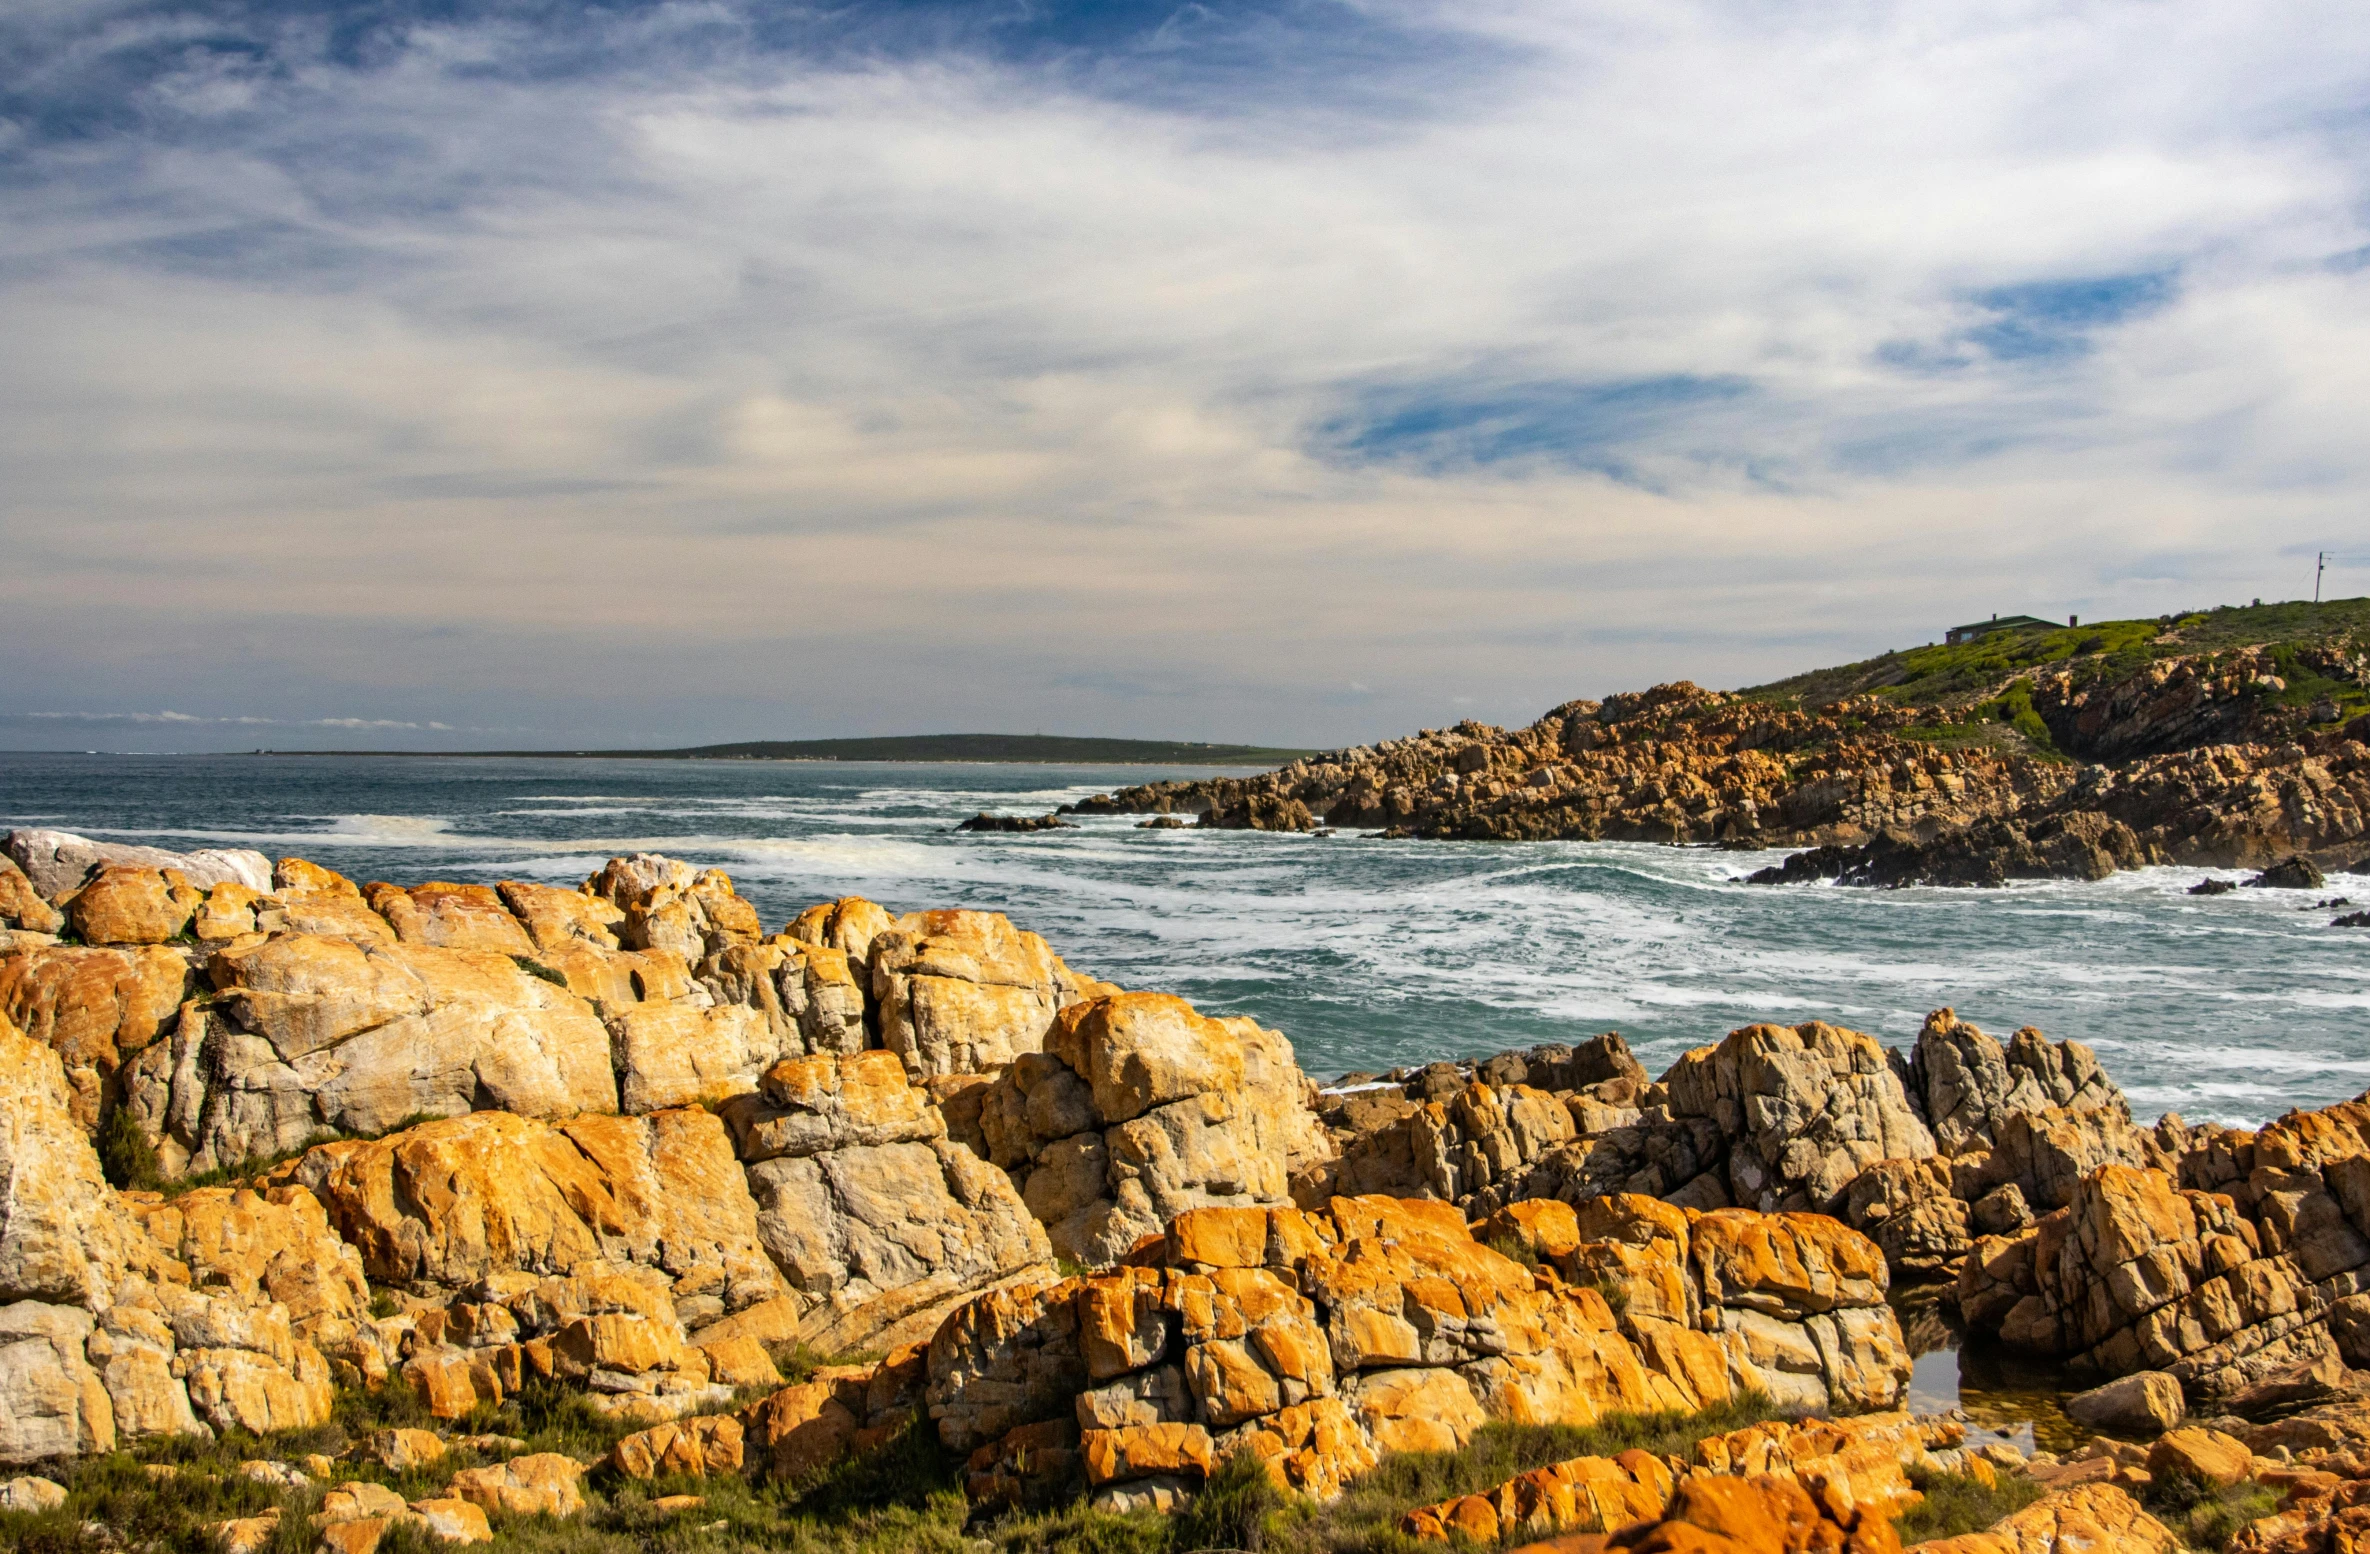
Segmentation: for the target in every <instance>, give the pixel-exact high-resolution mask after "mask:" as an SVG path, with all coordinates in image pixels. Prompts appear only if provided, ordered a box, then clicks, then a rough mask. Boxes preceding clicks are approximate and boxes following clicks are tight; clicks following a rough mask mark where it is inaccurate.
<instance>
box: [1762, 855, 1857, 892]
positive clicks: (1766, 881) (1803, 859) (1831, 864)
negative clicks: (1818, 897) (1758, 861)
mask: <svg viewBox="0 0 2370 1554" xmlns="http://www.w3.org/2000/svg"><path fill="white" fill-rule="evenodd" d="M1859 852H1860V850H1859V849H1858V848H1856V847H1814V848H1812V849H1811V850H1810V851H1808V852H1805V853H1796V854H1795V855H1794V856H1793V857H1791V858H1788V859H1787V860H1786V861H1785V862H1784V863H1773V864H1771V865H1770V866H1769V867H1768V868H1766V869H1755V870H1754V871H1753V872H1752V873H1750V874H1748V875H1746V876H1745V883H1746V884H1748V885H1810V884H1815V883H1816V882H1818V881H1819V880H1831V879H1834V878H1835V877H1836V876H1838V875H1840V874H1842V873H1843V871H1844V870H1845V869H1848V868H1850V867H1851V864H1852V860H1853V859H1855V858H1857V857H1858V856H1859Z"/></svg>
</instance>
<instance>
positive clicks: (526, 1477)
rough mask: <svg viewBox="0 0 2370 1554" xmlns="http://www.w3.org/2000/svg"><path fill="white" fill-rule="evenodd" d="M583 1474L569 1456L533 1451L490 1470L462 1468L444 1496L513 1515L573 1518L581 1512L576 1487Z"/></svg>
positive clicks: (582, 1496) (582, 1500) (579, 1498)
mask: <svg viewBox="0 0 2370 1554" xmlns="http://www.w3.org/2000/svg"><path fill="white" fill-rule="evenodd" d="M583 1475H584V1466H583V1464H581V1463H579V1462H577V1461H576V1459H574V1458H573V1457H563V1456H561V1455H560V1454H559V1453H557V1452H537V1453H535V1454H533V1455H532V1456H526V1457H513V1458H511V1459H510V1460H509V1461H508V1462H504V1463H499V1464H497V1465H495V1466H493V1467H485V1468H464V1469H462V1470H461V1471H460V1472H458V1473H456V1474H454V1475H453V1482H452V1486H451V1488H450V1489H449V1490H448V1491H447V1493H448V1494H449V1495H450V1496H451V1497H452V1498H455V1499H460V1500H466V1501H468V1502H469V1503H470V1504H472V1505H477V1506H482V1507H484V1508H485V1509H487V1510H489V1511H507V1512H509V1513H510V1514H511V1515H513V1516H534V1515H538V1514H543V1515H551V1516H574V1515H575V1514H576V1513H577V1512H579V1511H581V1510H583V1509H584V1493H583V1491H581V1490H580V1489H578V1488H577V1487H576V1481H577V1480H578V1479H579V1478H581V1477H583Z"/></svg>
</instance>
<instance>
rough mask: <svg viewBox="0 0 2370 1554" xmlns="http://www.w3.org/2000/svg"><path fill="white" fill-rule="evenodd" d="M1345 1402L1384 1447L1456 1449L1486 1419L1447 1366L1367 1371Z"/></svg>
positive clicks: (1433, 1449)
mask: <svg viewBox="0 0 2370 1554" xmlns="http://www.w3.org/2000/svg"><path fill="white" fill-rule="evenodd" d="M1348 1402H1349V1404H1350V1406H1351V1407H1352V1408H1354V1409H1355V1410H1357V1416H1358V1422H1359V1423H1360V1424H1362V1425H1364V1426H1365V1427H1366V1433H1367V1434H1368V1435H1370V1436H1372V1437H1373V1438H1374V1444H1375V1446H1376V1447H1377V1448H1378V1449H1380V1450H1382V1451H1386V1452H1390V1451H1455V1450H1457V1449H1458V1448H1459V1447H1461V1446H1463V1445H1464V1444H1465V1442H1466V1441H1467V1440H1469V1439H1471V1437H1472V1434H1473V1432H1474V1431H1476V1430H1478V1429H1480V1428H1481V1427H1482V1425H1483V1424H1485V1423H1487V1422H1488V1416H1487V1415H1485V1414H1484V1413H1483V1412H1482V1410H1481V1404H1480V1403H1479V1402H1478V1401H1476V1400H1475V1398H1474V1396H1473V1389H1472V1388H1471V1387H1470V1386H1469V1385H1467V1383H1466V1381H1465V1378H1464V1377H1462V1376H1460V1375H1458V1374H1457V1373H1456V1372H1455V1371H1451V1370H1397V1371H1371V1372H1368V1373H1367V1374H1365V1375H1363V1376H1361V1377H1360V1378H1359V1379H1358V1385H1357V1389H1356V1392H1355V1395H1354V1396H1352V1397H1351V1398H1350V1399H1348Z"/></svg>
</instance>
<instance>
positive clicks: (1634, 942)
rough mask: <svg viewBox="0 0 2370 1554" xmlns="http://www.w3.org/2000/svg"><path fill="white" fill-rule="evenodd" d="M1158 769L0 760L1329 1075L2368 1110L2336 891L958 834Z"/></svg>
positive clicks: (5, 768) (2367, 1012)
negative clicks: (726, 905)
mask: <svg viewBox="0 0 2370 1554" xmlns="http://www.w3.org/2000/svg"><path fill="white" fill-rule="evenodd" d="M1186 774H1187V773H1184V772H1182V771H1168V772H1158V773H1155V772H1152V771H1150V770H1148V769H1146V768H1142V767H1125V768H1108V769H1095V768H1083V767H1025V766H900V765H874V764H868V763H867V764H858V763H845V764H835V763H814V764H807V763H797V764H789V763H770V762H677V761H559V760H550V761H504V760H435V759H402V760H392V759H372V758H344V759H308V758H291V757H255V756H53V755H14V754H0V827H5V826H15V825H44V826H54V827H58V828H60V829H64V830H71V831H80V832H83V833H85V834H88V835H92V836H97V837H102V838H107V839H111V840H119V841H140V842H150V843H154V844H156V845H158V846H165V847H178V848H191V847H198V846H207V845H217V846H248V847H256V848H260V849H262V850H263V851H265V852H267V853H271V854H273V855H274V856H279V855H282V854H286V853H300V854H302V855H304V856H306V857H309V858H313V859H315V860H317V861H319V862H321V863H324V864H327V865H329V866H331V867H333V868H336V869H339V870H341V871H343V872H345V873H347V874H350V875H353V876H354V877H356V878H358V879H391V880H396V881H400V882H406V883H409V882H417V881H422V880H428V879H452V880H493V879H500V878H505V877H509V878H523V879H536V880H547V881H554V882H573V881H575V880H578V879H581V878H582V877H583V876H584V875H586V874H588V873H590V872H591V871H592V870H593V869H594V868H596V867H598V866H599V864H600V863H601V861H602V860H603V859H605V858H607V857H609V856H610V855H611V854H614V853H619V852H627V851H634V850H640V849H649V850H656V851H664V852H669V853H674V854H678V855H680V856H682V857H684V858H687V859H690V860H692V861H694V862H696V863H700V864H712V865H716V866H720V867H722V868H724V869H726V870H728V871H730V873H731V874H732V876H733V878H734V880H735V881H736V882H737V883H738V885H739V886H740V889H741V891H742V893H743V894H745V895H747V896H748V897H749V898H750V899H751V900H753V901H754V902H756V903H757V905H758V907H759V909H760V911H761V912H762V913H763V915H764V917H765V919H766V923H767V926H768V927H769V928H770V927H775V926H779V925H780V924H781V923H782V922H783V921H784V920H786V919H787V918H788V917H789V916H790V915H791V914H792V913H793V912H795V911H796V910H797V909H798V908H799V907H800V906H803V905H805V904H806V903H808V902H810V901H815V900H820V899H822V898H825V897H828V896H836V895H843V894H849V893H856V894H862V895H867V896H870V897H872V898H873V899H875V900H877V901H880V902H882V903H883V904H885V905H887V906H888V907H890V908H891V909H892V910H896V911H905V910H911V909H914V908H918V907H929V906H974V907H985V908H989V909H992V910H996V911H1001V912H1008V913H1010V914H1011V915H1012V917H1013V918H1014V920H1015V921H1017V922H1018V923H1020V924H1021V925H1022V926H1023V927H1026V928H1032V929H1034V930H1036V931H1037V932H1039V933H1041V934H1043V935H1045V937H1046V938H1047V939H1048V940H1050V941H1051V942H1052V944H1053V946H1054V948H1055V949H1056V950H1057V951H1059V952H1060V954H1061V955H1062V956H1063V957H1064V958H1065V959H1067V960H1068V961H1069V962H1070V963H1071V964H1073V965H1075V966H1077V967H1079V968H1080V969H1082V970H1085V971H1088V972H1091V973H1093V974H1094V975H1096V976H1098V977H1103V978H1106V979H1108V980H1111V981H1114V982H1119V983H1122V984H1124V985H1127V986H1130V987H1142V988H1160V989H1166V990H1170V991H1174V992H1179V993H1182V994H1184V995H1185V996H1187V997H1189V998H1191V999H1192V1000H1194V1002H1195V1003H1196V1004H1198V1005H1200V1006H1202V1007H1203V1008H1205V1009H1208V1010H1212V1011H1214V1012H1219V1013H1239V1014H1249V1015H1253V1016H1255V1017H1256V1018H1258V1019H1259V1020H1260V1021H1261V1022H1262V1023H1264V1024H1267V1025H1272V1026H1275V1027H1278V1028H1280V1029H1281V1030H1283V1031H1284V1032H1285V1033H1286V1034H1287V1035H1289V1036H1290V1037H1291V1038H1292V1040H1293V1043H1294V1044H1295V1046H1296V1047H1297V1048H1298V1049H1299V1052H1300V1056H1301V1061H1302V1063H1303V1064H1304V1065H1305V1066H1306V1067H1307V1068H1308V1069H1309V1071H1310V1072H1311V1073H1314V1074H1317V1075H1319V1076H1321V1077H1330V1076H1333V1075H1335V1074H1339V1073H1341V1072H1343V1071H1344V1070H1348V1069H1378V1068H1384V1067H1389V1066H1392V1065H1397V1064H1411V1063H1418V1062H1424V1061H1428V1060H1430V1059H1434V1058H1441V1057H1456V1056H1464V1055H1470V1054H1478V1053H1485V1052H1491V1051H1495V1050H1497V1049H1499V1048H1503V1047H1519V1046H1529V1045H1531V1044H1533V1043H1536V1042H1541V1041H1569V1040H1572V1039H1575V1038H1577V1037H1582V1036H1587V1035H1592V1034H1594V1033H1595V1032H1598V1031H1602V1030H1619V1031H1621V1032H1622V1033H1623V1034H1624V1035H1625V1036H1627V1037H1628V1038H1629V1040H1630V1042H1631V1043H1632V1045H1634V1046H1635V1047H1637V1048H1638V1049H1639V1051H1640V1052H1641V1054H1642V1055H1643V1056H1644V1058H1645V1060H1646V1063H1647V1066H1648V1067H1649V1068H1653V1069H1656V1070H1657V1071H1659V1069H1660V1067H1661V1066H1662V1065H1663V1064H1665V1063H1667V1062H1668V1061H1669V1060H1670V1059H1672V1058H1674V1057H1676V1056H1677V1055H1678V1054H1679V1053H1680V1052H1681V1051H1683V1050H1685V1049H1686V1048H1688V1047H1691V1046H1696V1045H1699V1044H1701V1043H1704V1042H1709V1041H1714V1040H1717V1039H1718V1038H1719V1036H1720V1035H1721V1034H1722V1033H1724V1032H1726V1031H1728V1030H1730V1029H1732V1028H1734V1027H1736V1026H1738V1025H1742V1024H1747V1023H1750V1022H1752V1021H1755V1020H1779V1021H1785V1022H1789V1023H1790V1022H1795V1021H1800V1020H1806V1019H1813V1018H1816V1019H1824V1020H1831V1021H1835V1022H1837V1023H1840V1024H1845V1025H1850V1026H1853V1027H1855V1028H1857V1029H1860V1030H1864V1031H1868V1032H1871V1033H1873V1034H1874V1035H1876V1036H1878V1037H1879V1038H1880V1039H1882V1040H1884V1041H1885V1042H1887V1043H1888V1044H1891V1045H1906V1044H1907V1043H1908V1042H1909V1041H1910V1040H1912V1039H1913V1038H1914V1037H1915V1036H1916V1034H1917V1028H1918V1025H1919V1022H1920V1021H1921V1020H1922V1019H1923V1018H1924V1016H1925V1013H1926V1011H1927V1010H1929V1009H1931V1008H1934V1007H1936V1006H1937V1005H1941V1004H1951V1005H1954V1006H1955V1007H1956V1008H1957V1009H1958V1010H1959V1012H1960V1013H1961V1014H1962V1015H1963V1016H1965V1017H1966V1018H1969V1019H1972V1020H1974V1021H1975V1022H1976V1023H1977V1024H1979V1025H1982V1026H1983V1027H1984V1028H1986V1029H1987V1030H1992V1031H1995V1032H1997V1033H1999V1034H2002V1035H2005V1034H2006V1033H2007V1032H2009V1031H2011V1030H2013V1029H2014V1028H2015V1027H2017V1026H2018V1025H2023V1024H2031V1025H2037V1026H2039V1027H2040V1028H2041V1029H2042V1030H2044V1031H2045V1032H2047V1033H2048V1034H2049V1035H2050V1036H2052V1037H2064V1036H2071V1037H2073V1038H2075V1039H2077V1040H2080V1041H2084V1042H2088V1043H2089V1044H2090V1045H2092V1046H2093V1047H2095V1048H2097V1049H2098V1051H2099V1053H2100V1055H2101V1057H2102V1058H2103V1059H2104V1060H2105V1062H2106V1064H2107V1066H2108V1068H2109V1070H2110V1071H2111V1072H2113V1073H2114V1075H2115V1076H2116V1077H2117V1079H2119V1080H2120V1081H2121V1082H2122V1083H2123V1085H2124V1086H2125V1088H2126V1089H2127V1090H2129V1091H2130V1092H2131V1095H2132V1100H2133V1104H2134V1107H2135V1109H2137V1110H2139V1111H2141V1112H2142V1113H2143V1114H2144V1115H2145V1116H2149V1117H2153V1116H2154V1114H2155V1113H2156V1112H2158V1111H2161V1110H2166V1109H2171V1110H2177V1111H2179V1112H2181V1113H2182V1114H2183V1115H2184V1116H2187V1117H2189V1118H2190V1119H2192V1120H2198V1119H2203V1118H2211V1119H2216V1120H2222V1121H2230V1122H2247V1123H2252V1122H2260V1121H2263V1120H2265V1119H2267V1118H2269V1117H2271V1116H2273V1115H2276V1114H2277V1113H2279V1112H2281V1111H2283V1110H2285V1109H2287V1108H2288V1107H2290V1106H2310V1105H2320V1104H2324V1103H2326V1102H2329V1101H2333V1100H2339V1099H2343V1098H2346V1097H2350V1096H2353V1095H2356V1094H2359V1093H2360V1092H2361V1091H2362V1090H2363V1088H2364V1087H2365V1085H2370V932H2365V931H2362V930H2347V929H2334V928H2331V927H2329V926H2328V922H2329V919H2330V917H2331V916H2333V915H2334V914H2333V913H2332V912H2329V911H2314V910H2299V909H2300V908H2309V907H2310V906H2311V904H2312V902H2313V901H2315V900H2317V899H2320V898H2321V897H2323V896H2332V895H2343V894H2347V893H2348V892H2349V890H2350V891H2352V892H2356V893H2358V899H2360V900H2361V901H2362V902H2363V903H2364V904H2370V877H2362V878H2358V879H2346V878H2338V879H2333V880H2332V881H2331V883H2330V885H2329V887H2328V889H2327V890H2325V891H2321V892H2315V893H2299V892H2291V891H2258V890H2245V891H2235V892H2232V893H2230V894H2227V895H2222V896H2215V897H2207V898H2193V897H2190V896H2188V895H2186V894H2184V891H2185V890H2186V888H2187V887H2188V886H2189V885H2191V884H2194V883H2195V882H2196V881H2197V880H2198V879H2199V878H2201V877H2202V876H2203V873H2204V871H2201V870H2196V869H2156V870H2144V871H2140V872H2137V873H2132V874H2125V875H2119V876H2117V877H2115V878H2114V879H2111V880H2107V881H2104V882H2102V883H2099V884H2047V885H2035V886H2026V887H2019V888H2015V889H2010V890H2004V891H1944V890H1910V891H1891V892H1874V891H1857V890H1839V889H1835V888H1832V887H1824V886H1822V887H1809V888H1790V889H1783V890H1776V889H1770V888H1766V887H1747V886H1744V885H1742V884H1739V883H1736V881H1735V879H1734V876H1737V875H1740V874H1742V873H1744V872H1746V871H1748V870H1750V869H1753V868H1756V867H1759V866H1760V865H1761V864H1763V863H1767V862H1772V861H1774V860H1775V859H1776V857H1778V856H1779V855H1777V854H1767V855H1763V854H1753V853H1722V852H1712V851H1697V850H1679V849H1670V848H1657V847H1649V846H1643V845H1636V844H1628V843H1579V842H1538V843H1514V844H1501V843H1447V842H1383V841H1373V840H1363V839H1359V838H1356V837H1353V836H1350V835H1347V834H1345V835H1342V836H1339V837H1335V838H1332V839H1329V840H1322V839H1316V838H1310V837H1303V836H1268V835H1257V834H1251V833H1245V832H1199V831H1190V830H1188V831H1139V830H1137V829H1135V826H1134V823H1133V821H1132V820H1129V819H1125V818H1114V819H1090V820H1088V821H1086V822H1085V824H1084V825H1083V827H1082V828H1081V829H1079V830H1076V831H1064V832H1057V833H1051V834H1045V835H1034V836H997V835H983V836H973V835H960V834H956V833H955V832H953V831H952V830H951V829H950V828H951V827H952V826H953V825H954V823H955V822H956V821H958V820H960V819H962V818H963V817H965V816H967V815H970V814H972V813H974V812H976V811H977V810H980V809H982V808H993V809H999V810H1006V811H1011V812H1015V813H1042V812H1043V811H1045V810H1047V809H1050V808H1052V807H1053V806H1054V805H1056V804H1058V803H1060V802H1062V801H1064V800H1066V799H1071V798H1076V797H1079V796H1081V795H1084V794H1088V793H1094V792H1101V791H1105V790H1107V789H1109V788H1111V787H1114V786H1118V785H1121V784H1124V783H1130V782H1141V781H1145V780H1147V779H1148V778H1149V777H1151V776H1155V775H1160V776H1176V775H1186Z"/></svg>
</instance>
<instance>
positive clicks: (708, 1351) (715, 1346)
mask: <svg viewBox="0 0 2370 1554" xmlns="http://www.w3.org/2000/svg"><path fill="white" fill-rule="evenodd" d="M699 1351H700V1353H702V1354H704V1355H706V1356H707V1357H708V1379H709V1380H711V1381H713V1382H715V1383H716V1384H717V1385H718V1386H724V1387H757V1386H774V1385H777V1384H779V1383H780V1381H781V1379H782V1373H781V1371H780V1369H779V1368H777V1367H776V1366H775V1364H774V1359H773V1356H772V1355H770V1354H768V1353H766V1352H765V1345H764V1344H762V1343H759V1342H758V1341H757V1340H756V1339H754V1338H746V1337H741V1338H735V1337H729V1336H728V1337H723V1338H716V1339H710V1340H706V1341H703V1342H702V1343H701V1344H700V1345H699Z"/></svg>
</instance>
